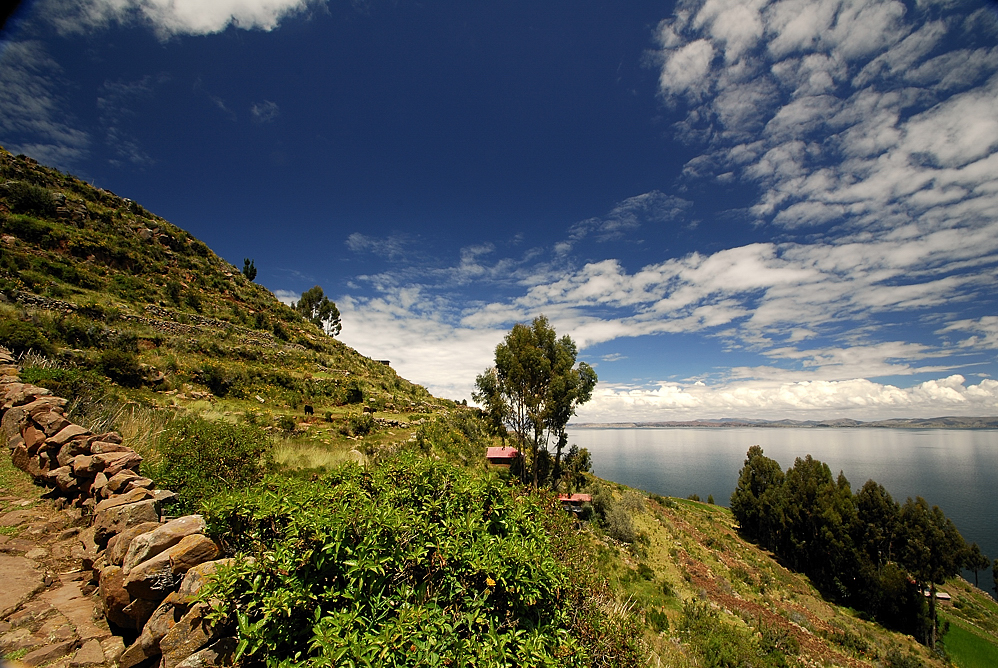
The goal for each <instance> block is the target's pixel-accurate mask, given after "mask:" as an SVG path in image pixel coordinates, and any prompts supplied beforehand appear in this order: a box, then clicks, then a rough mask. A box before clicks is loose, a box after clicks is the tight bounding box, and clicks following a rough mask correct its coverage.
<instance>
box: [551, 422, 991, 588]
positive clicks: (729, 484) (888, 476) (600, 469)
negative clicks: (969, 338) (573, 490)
mask: <svg viewBox="0 0 998 668" xmlns="http://www.w3.org/2000/svg"><path fill="white" fill-rule="evenodd" d="M569 432H570V434H569V435H570V442H571V443H573V444H576V445H578V446H579V447H582V448H588V449H589V452H590V453H591V454H592V459H593V471H594V472H595V473H596V475H598V476H600V477H601V478H605V479H607V480H613V481H615V482H619V483H622V484H625V485H628V486H630V487H636V488H639V489H643V490H645V491H648V492H655V493H657V494H662V495H663V496H678V497H686V496H689V495H690V494H699V495H700V498H701V499H703V500H705V501H706V499H707V495H708V494H712V495H713V496H714V501H715V502H716V503H717V504H718V505H723V506H727V505H728V502H729V500H730V498H731V493H732V492H733V491H734V489H735V485H736V484H737V483H738V471H739V469H741V467H742V465H743V464H744V462H745V453H746V452H747V451H748V449H749V447H750V446H752V445H760V446H762V449H763V451H764V452H765V455H766V456H767V457H770V458H771V459H775V460H776V461H778V462H779V463H780V465H781V466H782V467H783V470H784V471H785V470H787V469H788V468H790V467H791V466H792V465H793V463H794V459H796V458H797V457H804V456H806V455H811V456H812V457H814V458H815V459H819V460H821V461H823V462H825V463H826V464H828V466H829V468H830V469H831V470H832V475H833V476H837V475H838V473H839V471H840V470H841V471H843V472H844V473H845V476H846V478H848V479H849V483H850V484H851V485H852V489H853V492H854V493H855V492H856V491H858V490H859V488H860V487H862V486H863V483H865V482H866V481H867V480H870V479H873V480H876V481H877V482H878V483H880V484H881V485H883V486H884V487H886V488H887V491H888V492H890V493H891V496H893V497H894V499H895V500H896V501H898V502H901V503H903V502H904V500H905V499H906V498H907V497H909V496H910V497H912V498H914V497H915V496H921V497H923V498H924V499H925V500H926V501H928V502H929V505H936V506H939V507H940V508H941V509H942V511H943V512H944V513H946V516H947V517H949V518H950V519H952V520H953V522H954V523H955V524H956V526H957V528H958V529H959V530H960V533H961V534H962V535H963V537H964V539H965V540H966V541H967V542H968V543H970V542H976V543H977V544H978V545H980V546H981V550H982V551H983V552H984V553H985V554H986V555H988V557H990V558H991V559H995V558H998V430H990V429H988V430H969V429H968V430H960V429H862V428H850V429H820V428H811V429H783V428H744V429H742V428H722V429H716V428H701V429H686V428H663V429H599V428H578V427H575V428H570V429H569ZM978 575H979V578H980V587H981V589H984V590H985V591H988V592H992V593H993V591H994V590H993V583H992V579H991V569H988V570H987V572H983V571H982V572H980V573H979V574H978ZM964 577H966V578H967V579H968V580H970V582H971V583H973V581H974V575H973V573H971V572H967V573H965V574H964Z"/></svg>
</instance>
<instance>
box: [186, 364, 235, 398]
mask: <svg viewBox="0 0 998 668" xmlns="http://www.w3.org/2000/svg"><path fill="white" fill-rule="evenodd" d="M194 376H195V379H196V380H197V381H198V382H199V383H202V384H204V385H205V387H207V388H208V389H209V390H211V393H212V394H214V395H215V396H217V397H224V396H226V395H227V394H229V392H230V391H232V389H233V388H235V387H236V386H237V385H239V382H240V381H241V380H243V379H242V377H241V374H239V373H237V372H235V371H232V370H229V369H226V368H225V367H223V366H222V365H220V364H205V365H204V366H202V367H201V368H200V369H198V370H197V371H196V372H195V374H194Z"/></svg>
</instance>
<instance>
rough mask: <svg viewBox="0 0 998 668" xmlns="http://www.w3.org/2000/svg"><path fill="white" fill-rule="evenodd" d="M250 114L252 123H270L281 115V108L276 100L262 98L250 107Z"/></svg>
mask: <svg viewBox="0 0 998 668" xmlns="http://www.w3.org/2000/svg"><path fill="white" fill-rule="evenodd" d="M250 115H251V116H252V117H253V122H254V123H260V124H263V123H270V122H271V121H273V120H274V119H276V118H277V117H278V116H280V115H281V110H280V108H279V107H278V106H277V103H276V102H271V101H270V100H264V101H263V102H256V103H254V104H253V106H251V107H250Z"/></svg>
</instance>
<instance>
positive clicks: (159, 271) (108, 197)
mask: <svg viewBox="0 0 998 668" xmlns="http://www.w3.org/2000/svg"><path fill="white" fill-rule="evenodd" d="M0 293H2V295H3V296H2V299H3V300H4V302H5V303H4V304H2V305H0V319H2V320H0V323H2V324H0V328H2V333H3V338H4V339H5V341H6V342H7V343H8V344H9V345H10V346H11V347H12V348H13V349H14V350H15V351H16V352H18V353H23V352H25V351H26V350H28V349H29V348H30V349H34V350H35V351H36V352H39V353H42V354H44V355H46V356H47V357H50V358H52V359H54V360H57V361H59V362H60V363H61V364H62V365H63V366H69V367H76V368H89V369H98V370H101V371H102V372H103V374H104V375H105V376H107V377H108V378H109V379H110V380H111V381H113V382H114V383H115V384H116V385H117V386H119V387H120V388H122V389H123V391H124V392H125V393H126V394H127V395H128V397H129V398H130V399H132V400H135V401H140V402H145V403H152V404H156V403H159V404H172V403H183V402H185V401H187V400H191V399H194V400H197V399H205V398H228V399H230V400H243V401H246V402H249V403H248V404H247V406H252V405H253V404H259V405H260V406H259V407H260V408H262V409H263V410H266V411H271V412H274V411H276V412H281V411H288V412H295V411H297V410H298V409H299V408H300V407H301V406H303V405H306V404H308V405H312V406H314V409H315V411H316V412H317V413H318V414H319V415H323V414H324V413H325V412H326V411H327V410H328V411H331V412H333V413H337V410H336V409H337V407H341V406H345V405H357V406H359V404H361V403H362V402H363V403H366V404H367V405H368V406H372V407H374V408H376V409H378V410H385V411H391V412H404V411H409V412H416V413H420V412H431V411H432V410H434V409H436V408H439V407H440V406H442V405H444V403H443V402H440V401H437V400H435V399H433V398H432V397H431V396H430V395H429V393H428V392H426V390H425V389H424V388H422V387H420V386H418V385H414V384H412V383H410V382H408V381H406V380H405V379H403V378H401V377H399V376H398V374H396V373H395V372H394V371H393V370H392V369H391V368H390V367H388V366H386V365H384V364H382V363H379V362H377V361H374V360H371V359H368V358H366V357H364V356H362V355H359V354H358V353H357V352H356V351H354V350H353V349H352V348H350V347H348V346H346V345H344V344H342V343H340V342H339V341H337V340H336V339H335V338H333V337H330V336H327V335H325V334H324V333H323V332H322V331H320V330H319V329H318V328H317V327H315V326H314V325H313V324H311V323H310V322H307V321H306V320H304V319H303V318H302V316H301V315H300V314H298V313H297V312H296V311H294V310H293V309H291V308H290V307H288V306H287V305H285V304H283V303H281V302H279V301H278V300H277V299H276V298H275V297H274V295H273V294H271V293H270V292H269V291H268V290H266V289H265V288H263V287H262V286H260V285H257V284H256V283H254V282H252V281H250V280H248V279H247V278H246V277H245V276H243V274H242V273H241V272H240V271H239V270H238V269H237V268H236V267H234V266H232V265H230V264H229V263H228V262H226V261H224V260H222V259H221V258H219V257H218V256H217V255H215V253H213V252H212V251H211V250H210V249H209V248H208V247H207V246H206V245H205V244H204V243H202V242H201V241H199V240H197V239H195V238H194V237H192V236H191V235H190V234H188V233H187V232H185V231H184V230H182V229H180V228H178V227H176V226H175V225H173V224H171V223H169V222H167V221H166V220H163V219H162V218H160V217H158V216H156V215H154V214H152V213H150V212H149V211H147V210H145V209H144V208H143V207H142V206H141V205H139V204H138V203H136V202H133V201H131V200H128V199H126V198H123V197H119V196H117V195H115V194H114V193H111V192H108V191H106V190H102V189H99V188H93V187H91V186H90V185H88V184H86V183H84V182H82V181H80V180H78V179H76V178H73V177H71V176H67V175H65V174H62V173H60V172H59V171H57V170H55V169H51V168H47V167H43V166H41V165H39V164H38V163H37V162H35V161H34V160H31V159H30V158H27V157H24V156H16V157H15V156H12V155H11V154H10V153H9V152H7V151H4V150H3V149H0ZM33 380H38V379H33ZM59 389H62V388H59ZM337 414H338V413H337Z"/></svg>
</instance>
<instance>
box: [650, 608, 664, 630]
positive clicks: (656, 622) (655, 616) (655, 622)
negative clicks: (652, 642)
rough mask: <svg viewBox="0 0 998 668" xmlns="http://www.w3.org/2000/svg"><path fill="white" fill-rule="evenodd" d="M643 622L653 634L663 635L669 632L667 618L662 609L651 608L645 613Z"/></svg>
mask: <svg viewBox="0 0 998 668" xmlns="http://www.w3.org/2000/svg"><path fill="white" fill-rule="evenodd" d="M645 621H646V622H648V625H649V626H651V627H652V629H653V630H654V631H655V633H663V632H665V631H668V630H669V616H668V615H667V614H665V609H664V608H652V609H651V610H646V611H645Z"/></svg>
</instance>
